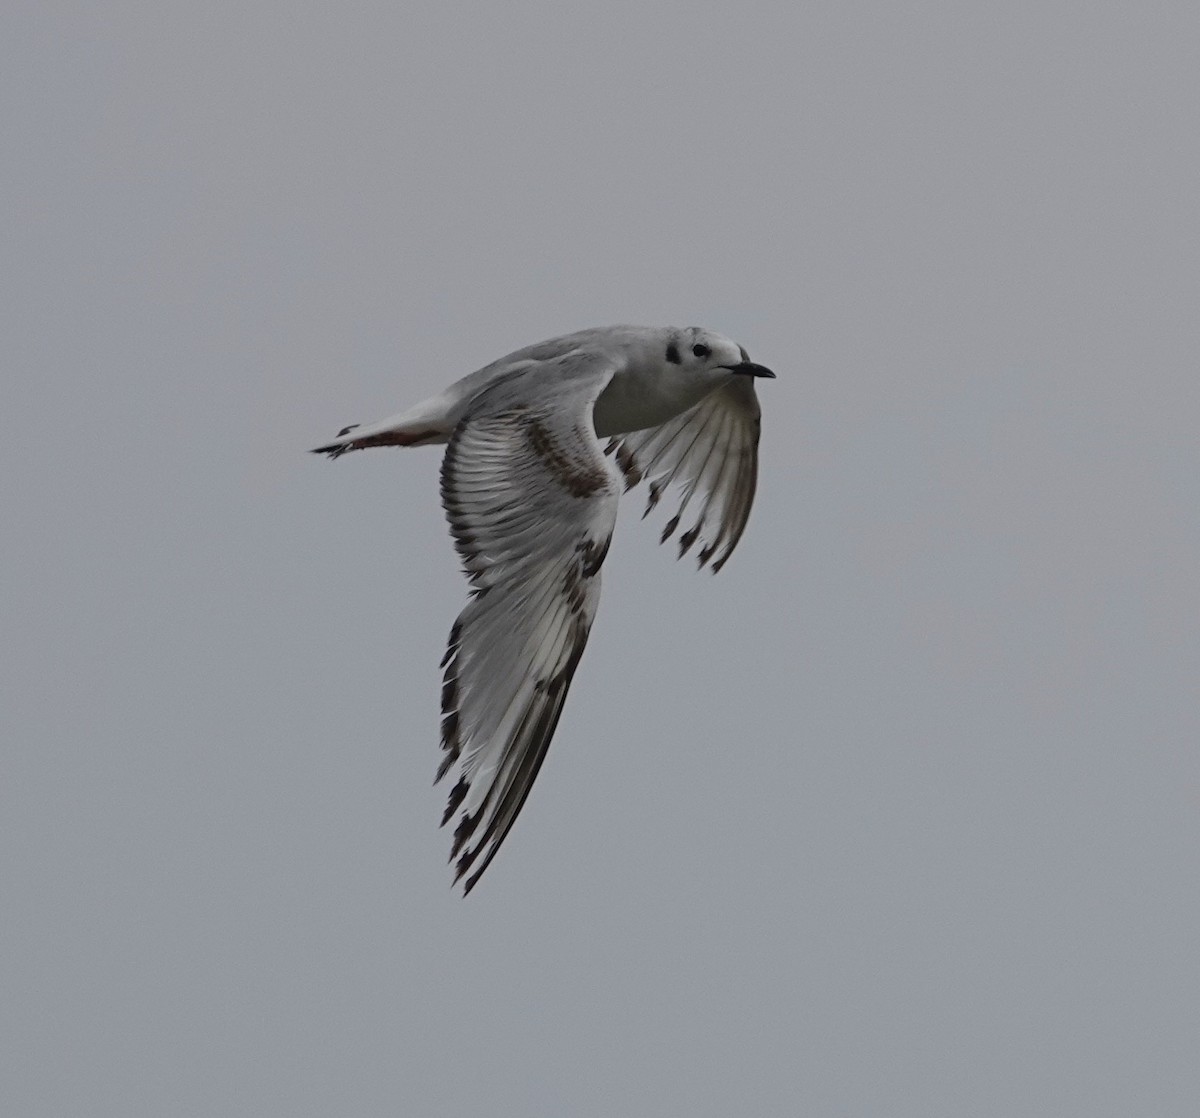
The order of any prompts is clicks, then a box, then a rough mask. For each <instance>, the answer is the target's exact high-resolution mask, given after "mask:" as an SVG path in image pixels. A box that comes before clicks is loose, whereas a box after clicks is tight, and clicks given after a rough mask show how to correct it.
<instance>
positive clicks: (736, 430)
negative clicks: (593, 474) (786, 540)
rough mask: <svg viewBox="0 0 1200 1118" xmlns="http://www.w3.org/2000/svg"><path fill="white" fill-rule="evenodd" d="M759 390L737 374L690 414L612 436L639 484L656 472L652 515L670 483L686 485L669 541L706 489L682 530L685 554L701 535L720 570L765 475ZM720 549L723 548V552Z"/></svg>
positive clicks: (628, 481)
mask: <svg viewBox="0 0 1200 1118" xmlns="http://www.w3.org/2000/svg"><path fill="white" fill-rule="evenodd" d="M760 415H761V412H760V410H759V406H758V397H757V396H756V395H755V392H754V381H753V379H752V378H751V377H745V376H734V377H731V378H730V380H729V383H728V384H725V385H723V386H722V387H720V388H717V389H715V390H714V391H712V392H710V393H709V394H708V395H707V396H705V397H704V399H703V400H701V401H700V403H698V404H697V405H696V406H695V407H693V408H690V409H689V410H688V411H685V412H684V413H683V414H682V415H678V416H676V417H675V418H674V419H672V420H669V421H668V422H666V423H663V424H661V425H660V426H658V427H650V428H648V429H646V430H644V431H633V432H631V433H630V434H628V435H622V436H621V437H620V438H616V439H612V440H610V441H609V443H608V446H607V447H606V448H605V451H604V453H605V454H612V453H613V452H614V451H615V452H616V456H617V464H618V465H619V466H620V467H621V470H622V472H623V473H624V474H625V487H626V489H632V488H633V487H634V486H635V485H637V484H638V482H640V481H641V480H642V479H643V478H649V479H650V495H649V499H648V500H647V502H646V511H645V512H644V513H643V514H642V515H643V516H646V515H647V514H648V513H649V512H650V510H651V509H652V508H654V506H655V505H657V504H658V502H659V499H660V498H661V497H662V495H663V491H664V490H665V489H666V488H667V486H668V485H672V484H673V485H676V486H678V487H679V489H680V490H681V498H680V503H679V508H678V510H677V511H676V513H675V515H674V516H672V517H671V519H670V520H668V521H667V524H666V527H665V528H664V529H663V533H662V541H665V540H666V539H667V538H668V537H669V536H670V535H671V534H672V533H673V532H674V531H675V529H676V528H677V527H678V526H679V521H680V518H681V517H682V516H683V514H684V512H685V511H686V510H687V508H688V505H689V504H691V502H692V499H693V497H696V496H697V494H699V497H698V500H699V505H700V508H699V512H698V513H697V515H696V520H695V523H694V524H693V525H692V527H690V528H688V529H687V531H685V532H684V533H683V534H682V535H680V537H679V554H680V556H681V557H682V556H683V555H685V554H686V553H687V551H688V549H689V548H691V546H692V545H693V544H694V543H695V542H696V540H697V539H699V540H700V541H701V548H700V552H699V559H700V566H701V567H703V566H704V565H705V564H706V563H707V562H708V561H709V560H710V559H712V558H713V556H714V555H716V559H714V560H713V564H712V569H713V571H714V572H716V571H719V570H720V569H721V568H722V567H723V566H724V565H725V561H726V560H727V559H728V558H729V556H730V554H731V553H732V551H733V549H734V548H735V547H736V546H737V542H738V540H740V539H741V538H742V532H743V531H744V530H745V527H746V521H747V519H748V518H749V516H750V506H751V505H752V504H753V503H754V486H755V483H756V482H757V480H758V435H759V429H760V427H761V422H760V418H759V417H760ZM718 552H719V553H720V554H718Z"/></svg>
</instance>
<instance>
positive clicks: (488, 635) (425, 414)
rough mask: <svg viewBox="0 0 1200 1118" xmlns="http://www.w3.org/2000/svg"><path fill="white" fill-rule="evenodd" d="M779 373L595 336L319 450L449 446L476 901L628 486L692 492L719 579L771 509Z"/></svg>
mask: <svg viewBox="0 0 1200 1118" xmlns="http://www.w3.org/2000/svg"><path fill="white" fill-rule="evenodd" d="M774 375H775V374H774V373H772V372H771V370H770V369H767V368H764V367H763V366H762V365H756V364H754V362H752V361H751V360H750V357H749V355H748V354H747V353H746V351H745V349H743V348H742V347H741V346H739V345H737V344H736V343H734V342H731V341H730V340H729V339H728V338H724V337H722V336H721V335H720V334H717V333H714V332H712V331H710V330H702V329H700V328H698V327H688V328H685V329H678V328H674V327H651V326H609V327H602V328H598V329H593V330H583V331H580V332H579V333H576V334H566V335H564V336H563V337H560V338H551V339H550V340H548V341H544V342H539V343H538V344H537V345H532V346H529V347H528V348H526V349H520V350H517V351H516V352H515V353H510V354H509V355H508V356H507V357H502V358H500V360H498V361H494V362H492V364H490V365H487V366H485V367H484V368H482V369H480V370H478V371H477V372H474V373H471V374H470V375H469V376H467V377H464V378H463V379H462V380H459V381H457V382H455V383H454V384H452V385H450V387H449V388H447V389H446V390H445V391H444V392H442V393H441V394H440V395H437V396H434V397H432V398H431V399H428V400H426V401H425V402H424V403H420V404H417V405H416V407H414V408H411V409H410V410H409V411H406V412H403V413H402V414H400V415H396V416H393V417H391V418H390V419H385V420H382V421H381V422H379V423H372V424H368V425H366V426H358V425H354V426H351V427H346V428H343V430H342V431H341V432H339V434H338V437H337V438H336V439H334V440H333V441H332V442H330V443H327V444H326V445H325V446H320V447H317V448H316V449H315V451H314V453H315V454H327V455H328V456H329V457H330V458H338V457H340V456H341V455H343V454H346V453H347V452H349V451H352V450H362V449H364V448H366V447H372V446H427V445H432V444H435V443H437V444H440V443H445V444H447V446H446V453H445V457H444V458H443V460H442V471H441V495H442V503H443V505H444V506H445V509H446V515H447V518H448V519H449V521H450V531H451V534H452V535H453V537H454V543H455V546H456V548H457V550H458V554H459V556H460V557H461V559H462V564H463V569H464V573H465V574H466V576H467V578H468V580H469V581H470V583H471V599H470V601H469V602H468V604H467V607H466V608H465V609H464V610H463V611H462V613H461V614H459V617H458V620H457V621H455V623H454V626H453V628H452V629H451V630H450V641H449V646H448V647H447V649H446V655H445V657H444V659H443V660H442V667H443V668H444V670H445V675H444V679H443V685H442V751H443V755H442V761H441V766H440V767H439V769H438V772H437V780H439V781H440V780H441V779H442V778H443V777H444V776H446V774H447V773H449V772H450V771H451V770H454V776H455V780H454V784H453V786H452V787H451V789H450V795H449V800H448V802H447V804H446V811H445V814H444V815H443V817H442V825H443V826H444V825H445V824H447V823H448V822H450V820H452V819H454V820H455V821H456V823H455V827H454V839H453V842H452V847H451V852H450V860H451V861H452V862H454V863H455V875H454V880H455V882H458V881H460V880H461V879H463V878H465V881H464V883H463V892H464V895H465V894H466V893H469V892H470V891H471V889H472V888H474V886H475V883H476V882H477V881H478V880H479V878H480V876H481V875H482V873H483V871H484V870H486V869H487V867H488V865H489V864H490V863H491V861H492V859H493V858H494V857H495V856H496V852H497V851H498V850H499V849H500V845H501V844H502V843H503V842H504V839H505V837H506V836H507V835H508V832H509V830H510V829H511V828H512V825H513V822H514V821H515V820H516V818H517V814H518V812H520V810H521V807H522V805H523V804H524V803H525V798H526V797H527V796H528V795H529V789H530V787H531V786H532V784H533V781H534V778H535V777H536V776H537V773H538V769H539V768H540V767H541V764H542V761H543V760H545V757H546V750H547V749H548V747H549V745H550V739H551V737H552V736H553V734H554V729H555V727H556V726H557V725H558V719H559V716H560V715H561V713H562V708H563V701H564V700H565V699H566V696H567V689H568V688H569V687H570V685H571V678H572V676H573V675H574V674H575V668H576V666H577V665H578V663H579V658H580V656H582V654H583V649H584V645H585V644H586V643H587V638H588V631H589V630H590V629H591V626H592V619H593V618H594V617H595V615H596V606H597V604H598V601H599V597H600V567H601V565H602V564H603V562H604V557H605V555H606V554H607V553H608V545H609V542H610V540H611V538H612V532H613V526H614V524H615V523H616V517H617V498H618V495H619V493H620V491H621V485H622V483H624V486H625V488H626V489H631V488H633V487H634V486H636V485H638V484H639V483H640V482H642V481H645V482H646V484H647V492H648V500H647V504H646V513H649V512H650V511H651V510H652V509H653V508H654V507H655V506H656V505H657V504H658V503H659V501H660V499H661V498H662V497H663V495H664V492H665V491H666V490H667V489H668V488H670V489H671V490H672V492H674V493H677V495H678V507H677V509H676V510H675V512H674V513H673V514H672V515H671V517H670V519H669V520H668V521H667V523H666V526H665V528H664V529H663V531H662V537H661V538H662V541H665V540H667V539H668V538H669V537H671V536H672V535H674V534H675V531H676V529H677V528H678V527H679V524H680V522H681V520H682V519H683V518H684V517H685V516H688V519H689V521H690V524H689V526H688V527H687V528H685V529H684V531H682V532H681V533H680V534H679V536H678V542H679V554H680V556H683V555H685V554H686V553H687V552H689V551H690V550H691V549H692V548H693V547H695V548H696V555H697V557H698V559H699V564H700V566H701V567H704V566H705V565H710V566H711V569H712V570H713V571H714V572H715V571H719V570H720V569H721V567H723V566H724V565H725V562H726V560H727V559H728V558H729V555H730V552H732V551H733V549H734V547H735V546H736V545H737V542H738V540H739V539H740V538H741V535H742V532H743V530H744V529H745V527H746V520H747V518H748V517H749V515H750V506H751V503H752V502H753V500H754V488H755V481H756V478H757V474H758V435H759V426H760V422H759V415H760V412H759V406H758V399H757V397H756V395H755V391H754V381H755V378H757V377H774ZM689 509H691V510H692V512H691V514H690V515H688V510H689ZM643 515H645V513H644V514H643Z"/></svg>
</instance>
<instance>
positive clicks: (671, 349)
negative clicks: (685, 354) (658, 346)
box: [667, 342, 679, 365]
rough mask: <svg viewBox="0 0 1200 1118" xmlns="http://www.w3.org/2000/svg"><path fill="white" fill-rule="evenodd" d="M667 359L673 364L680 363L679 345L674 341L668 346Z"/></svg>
mask: <svg viewBox="0 0 1200 1118" xmlns="http://www.w3.org/2000/svg"><path fill="white" fill-rule="evenodd" d="M667 360H668V361H670V362H671V364H672V365H678V364H679V346H677V345H676V344H675V343H674V342H672V343H671V344H670V345H669V346H667Z"/></svg>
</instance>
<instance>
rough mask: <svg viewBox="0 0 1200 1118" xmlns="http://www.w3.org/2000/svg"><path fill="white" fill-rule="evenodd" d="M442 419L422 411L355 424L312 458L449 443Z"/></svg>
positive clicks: (448, 435)
mask: <svg viewBox="0 0 1200 1118" xmlns="http://www.w3.org/2000/svg"><path fill="white" fill-rule="evenodd" d="M440 420H441V417H440V416H437V417H433V416H430V415H429V414H428V411H427V410H425V411H424V414H420V413H418V412H415V411H414V412H405V413H404V414H403V415H396V416H392V418H391V419H385V420H382V421H381V422H379V423H372V424H369V425H368V426H366V427H362V426H360V425H359V424H357V423H352V424H350V426H349V427H343V428H342V429H341V430H340V431H339V432H338V434H337V438H336V439H334V440H333V441H332V442H330V443H326V444H325V445H324V446H318V447H314V448H313V451H312V452H313V454H328V455H329V457H330V458H340V457H341V456H342V455H343V454H345V453H347V452H348V451H351V450H365V449H366V448H367V447H369V446H427V445H429V444H431V443H444V442H449V441H450V435H451V433H452V431H451V430H447V425H446V423H445V422H444V421H440Z"/></svg>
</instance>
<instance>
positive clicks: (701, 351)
mask: <svg viewBox="0 0 1200 1118" xmlns="http://www.w3.org/2000/svg"><path fill="white" fill-rule="evenodd" d="M692 353H694V354H695V355H696V356H697V357H707V356H708V355H709V354H710V353H712V350H711V349H709V348H708V346H706V345H705V344H704V343H703V342H701V343H700V345H694V346H692Z"/></svg>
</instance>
